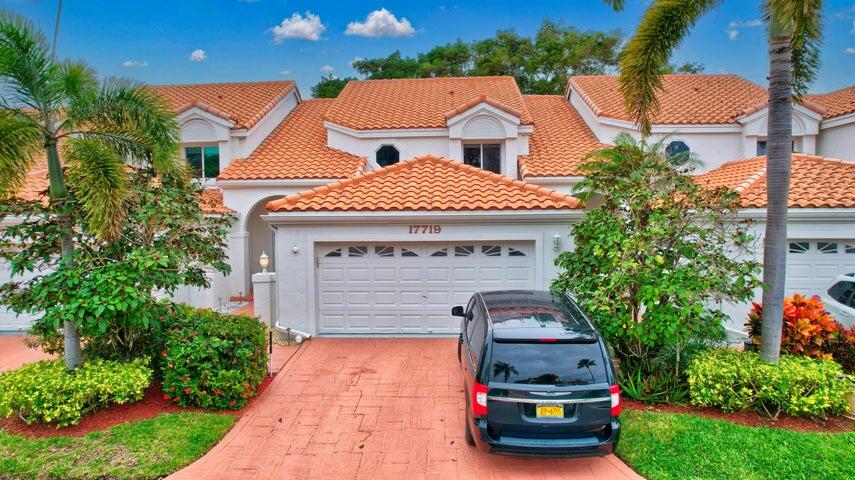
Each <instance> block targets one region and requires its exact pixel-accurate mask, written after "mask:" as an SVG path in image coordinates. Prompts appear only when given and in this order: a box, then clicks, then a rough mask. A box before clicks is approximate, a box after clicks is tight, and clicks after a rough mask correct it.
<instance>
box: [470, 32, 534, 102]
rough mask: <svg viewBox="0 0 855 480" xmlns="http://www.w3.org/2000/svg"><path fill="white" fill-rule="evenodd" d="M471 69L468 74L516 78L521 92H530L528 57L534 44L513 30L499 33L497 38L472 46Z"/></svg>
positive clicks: (481, 41) (478, 42)
mask: <svg viewBox="0 0 855 480" xmlns="http://www.w3.org/2000/svg"><path fill="white" fill-rule="evenodd" d="M472 52H473V57H474V59H473V62H474V67H473V68H472V71H471V72H469V73H470V75H509V76H512V77H514V78H516V79H517V83H518V84H519V87H520V90H522V91H523V92H529V91H530V90H529V87H530V85H531V78H530V76H529V74H528V71H529V70H528V67H529V58H530V57H531V55H532V54H533V53H534V42H532V40H531V39H530V38H527V37H522V36H520V35H519V34H518V33H516V32H515V31H514V30H499V31H498V32H496V36H495V37H492V38H487V39H484V40H480V41H477V42H474V43H473V44H472Z"/></svg>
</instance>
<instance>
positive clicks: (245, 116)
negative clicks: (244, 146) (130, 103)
mask: <svg viewBox="0 0 855 480" xmlns="http://www.w3.org/2000/svg"><path fill="white" fill-rule="evenodd" d="M149 88H151V89H152V90H154V91H155V92H157V93H159V94H160V95H161V96H162V97H163V98H165V99H166V101H167V103H168V104H169V106H170V107H171V108H172V109H173V110H174V111H175V113H176V114H179V113H182V112H184V111H185V110H188V109H189V108H192V107H198V108H201V109H202V110H205V111H207V112H209V113H212V114H214V115H216V116H218V117H221V118H225V119H226V120H230V121H232V122H234V124H235V125H234V127H232V128H233V129H245V128H246V129H249V128H252V126H253V125H255V124H256V123H258V121H259V120H261V119H262V118H264V116H265V115H267V114H268V113H269V112H270V110H272V109H273V107H275V106H276V104H277V103H279V101H280V100H282V99H283V98H285V96H286V95H288V94H289V93H291V91H292V90H294V88H296V84H295V83H294V82H293V81H291V80H280V81H269V82H240V83H195V84H185V85H153V86H150V87H149Z"/></svg>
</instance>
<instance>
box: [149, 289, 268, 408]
mask: <svg viewBox="0 0 855 480" xmlns="http://www.w3.org/2000/svg"><path fill="white" fill-rule="evenodd" d="M175 309H176V317H175V318H176V322H175V325H174V326H173V327H171V329H170V330H168V331H167V332H166V342H165V345H164V350H163V352H161V355H162V357H163V358H162V366H163V393H164V397H166V398H168V399H170V400H172V401H175V402H177V403H178V404H179V405H181V406H198V407H202V408H207V409H212V410H219V409H238V408H240V407H242V406H244V405H245V404H246V402H247V400H248V399H249V398H251V397H252V396H253V395H255V391H256V387H258V385H260V384H261V382H262V381H263V380H264V378H265V376H266V375H267V361H268V354H267V328H266V327H265V326H264V324H262V323H261V322H259V321H258V320H256V319H254V318H251V317H248V316H246V315H240V316H234V315H224V314H220V313H216V312H214V311H211V310H206V309H193V308H190V307H187V306H184V305H176V306H175Z"/></svg>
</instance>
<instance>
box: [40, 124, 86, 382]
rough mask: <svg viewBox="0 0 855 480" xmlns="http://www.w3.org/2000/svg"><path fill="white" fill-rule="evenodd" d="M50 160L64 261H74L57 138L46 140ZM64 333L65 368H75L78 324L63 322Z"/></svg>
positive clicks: (79, 361) (79, 349)
mask: <svg viewBox="0 0 855 480" xmlns="http://www.w3.org/2000/svg"><path fill="white" fill-rule="evenodd" d="M45 149H46V150H47V160H48V177H49V179H50V196H51V199H52V200H53V201H54V202H56V203H57V204H58V205H59V207H60V212H61V213H60V217H59V222H60V225H62V226H63V227H64V228H66V229H67V231H66V233H65V234H64V235H63V237H62V261H63V262H73V261H74V232H73V231H72V225H71V219H70V218H68V213H67V212H66V211H65V209H64V208H63V207H64V205H63V204H64V203H65V199H66V197H67V196H68V190H67V189H66V188H65V177H64V175H63V172H62V164H61V163H60V161H59V151H58V149H57V145H56V138H53V137H51V138H49V139H47V141H46V142H45ZM62 333H63V339H64V341H63V346H64V348H63V351H64V356H65V368H66V369H68V370H69V371H70V370H74V369H75V368H77V367H78V366H79V365H80V363H81V362H82V355H81V348H80V334H79V333H78V332H77V325H75V323H74V322H70V321H68V320H66V321H64V322H63V324H62Z"/></svg>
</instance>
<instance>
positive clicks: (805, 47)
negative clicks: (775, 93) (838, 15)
mask: <svg viewBox="0 0 855 480" xmlns="http://www.w3.org/2000/svg"><path fill="white" fill-rule="evenodd" d="M764 11H765V15H766V19H767V21H768V23H769V24H770V25H775V26H776V27H777V28H778V29H780V30H781V31H782V33H783V34H785V35H787V36H789V37H790V45H791V47H792V50H793V53H792V63H793V74H792V75H793V76H792V86H793V93H794V95H795V97H796V98H801V96H802V95H804V94H805V93H807V91H808V88H809V85H810V84H811V82H813V81H814V80H815V79H816V74H817V72H818V71H819V65H820V45H821V43H822V28H821V25H820V21H821V20H822V0H768V1H767V2H765V4H764Z"/></svg>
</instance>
